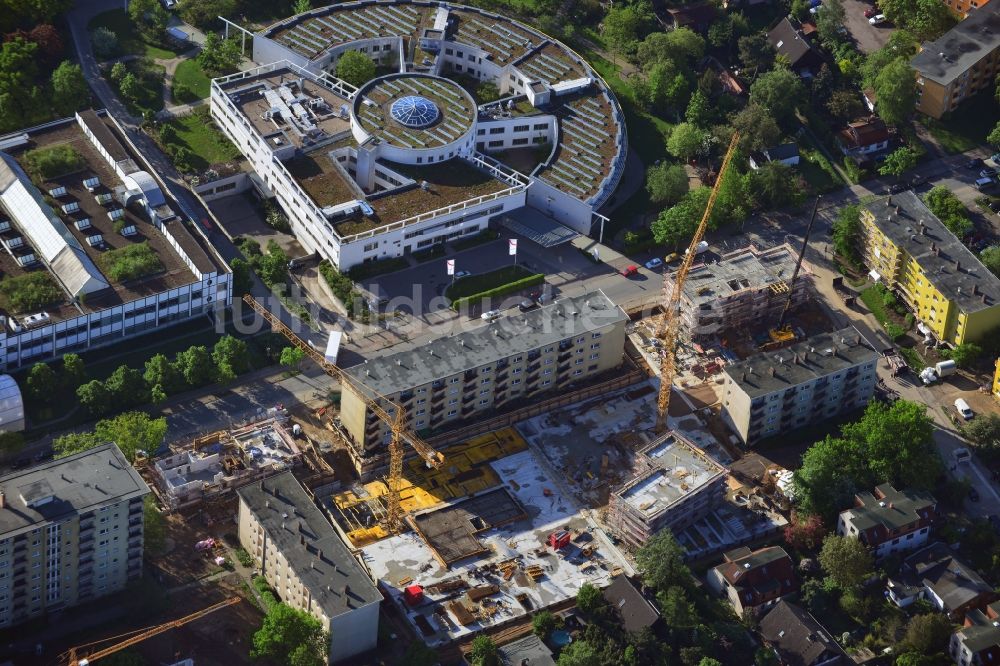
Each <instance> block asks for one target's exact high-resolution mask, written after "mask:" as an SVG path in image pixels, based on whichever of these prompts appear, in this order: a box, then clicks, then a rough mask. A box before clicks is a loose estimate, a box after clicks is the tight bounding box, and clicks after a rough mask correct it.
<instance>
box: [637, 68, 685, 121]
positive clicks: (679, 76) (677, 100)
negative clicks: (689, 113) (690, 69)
mask: <svg viewBox="0 0 1000 666" xmlns="http://www.w3.org/2000/svg"><path fill="white" fill-rule="evenodd" d="M640 83H641V85H640V86H638V88H637V92H636V94H637V95H638V96H639V97H640V98H641V99H642V100H643V101H644V103H645V104H646V106H647V107H648V108H649V109H656V110H660V111H665V110H667V109H674V110H675V111H677V110H679V109H681V108H684V107H686V105H687V101H688V95H689V93H690V92H691V84H690V83H689V82H688V80H687V78H686V77H685V76H684V74H683V73H682V72H680V71H679V70H678V69H677V66H676V65H675V64H674V62H673V61H672V60H669V59H664V60H661V61H659V62H656V63H655V64H653V66H652V67H650V69H649V71H648V72H647V74H646V80H645V81H642V82H640Z"/></svg>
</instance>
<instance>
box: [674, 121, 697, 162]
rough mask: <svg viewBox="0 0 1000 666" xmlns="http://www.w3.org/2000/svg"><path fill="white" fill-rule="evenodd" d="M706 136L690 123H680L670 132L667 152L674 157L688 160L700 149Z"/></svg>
mask: <svg viewBox="0 0 1000 666" xmlns="http://www.w3.org/2000/svg"><path fill="white" fill-rule="evenodd" d="M705 137H706V134H705V132H704V131H703V130H701V129H698V127H696V126H695V125H692V124H691V123H680V124H678V125H676V126H675V127H674V129H673V131H671V132H670V138H669V139H667V151H668V152H669V153H670V154H671V155H673V156H674V157H679V158H680V159H682V160H685V161H687V160H690V159H691V158H692V157H694V156H695V155H696V154H697V153H698V151H700V150H701V149H702V146H703V145H704V142H705Z"/></svg>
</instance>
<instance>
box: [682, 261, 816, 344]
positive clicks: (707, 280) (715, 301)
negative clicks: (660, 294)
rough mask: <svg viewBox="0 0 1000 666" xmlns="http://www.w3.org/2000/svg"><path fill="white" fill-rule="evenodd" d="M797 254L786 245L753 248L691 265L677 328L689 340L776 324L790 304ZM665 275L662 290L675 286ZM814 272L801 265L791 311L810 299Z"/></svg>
mask: <svg viewBox="0 0 1000 666" xmlns="http://www.w3.org/2000/svg"><path fill="white" fill-rule="evenodd" d="M795 260H796V252H795V250H794V249H793V248H792V247H791V246H790V245H788V244H785V245H779V246H778V247H775V248H772V249H770V250H758V249H757V248H756V247H755V246H753V245H751V246H749V247H747V248H745V249H742V250H734V251H733V252H729V253H727V254H724V255H722V257H721V259H720V260H719V262H718V263H714V264H709V263H703V264H699V265H696V266H694V267H693V268H692V269H691V272H690V273H689V274H688V276H687V281H686V282H685V283H684V289H683V294H682V296H681V327H682V331H686V332H687V335H688V336H689V337H690V338H699V337H704V336H711V335H716V334H718V333H720V332H721V331H724V330H726V329H738V328H741V327H745V326H759V325H767V324H771V323H773V322H776V321H777V320H778V317H779V316H780V314H781V311H782V309H783V308H784V307H785V303H786V301H787V300H788V295H789V291H790V287H791V285H790V282H791V278H792V273H793V272H794V271H795ZM672 278H673V276H672V275H667V276H666V288H667V290H668V291H669V290H670V289H672V288H673V281H672ZM812 280H813V276H812V273H810V272H809V270H808V268H806V266H805V265H803V266H802V268H801V269H800V271H799V275H798V277H797V278H796V284H795V289H794V292H793V293H792V302H791V305H790V307H791V308H793V309H794V308H796V307H798V306H799V305H801V304H802V303H805V302H806V301H807V300H808V299H810V298H811V297H812Z"/></svg>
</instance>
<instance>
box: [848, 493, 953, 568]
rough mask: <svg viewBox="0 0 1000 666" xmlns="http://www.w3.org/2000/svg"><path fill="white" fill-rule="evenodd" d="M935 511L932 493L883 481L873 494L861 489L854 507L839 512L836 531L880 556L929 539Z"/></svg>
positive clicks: (897, 551)
mask: <svg viewBox="0 0 1000 666" xmlns="http://www.w3.org/2000/svg"><path fill="white" fill-rule="evenodd" d="M936 512H937V501H936V500H935V499H934V498H933V497H932V496H931V495H930V494H929V493H926V492H920V491H913V490H896V489H895V488H893V487H892V486H891V485H890V484H888V483H883V484H882V485H880V486H878V487H876V488H875V492H874V494H873V493H858V494H857V495H856V496H855V498H854V507H853V508H851V509H847V510H846V511H841V512H840V516H839V518H838V520H837V534H839V535H840V536H843V537H852V538H854V539H858V540H860V541H861V543H863V544H865V545H866V546H868V548H870V549H871V550H872V552H873V553H874V555H875V557H876V558H879V559H880V558H883V557H885V556H887V555H892V554H893V553H899V552H903V551H907V550H913V549H914V548H918V547H920V546H923V545H924V544H925V543H927V538H928V535H929V534H930V530H931V523H932V522H933V521H934V516H935V515H936Z"/></svg>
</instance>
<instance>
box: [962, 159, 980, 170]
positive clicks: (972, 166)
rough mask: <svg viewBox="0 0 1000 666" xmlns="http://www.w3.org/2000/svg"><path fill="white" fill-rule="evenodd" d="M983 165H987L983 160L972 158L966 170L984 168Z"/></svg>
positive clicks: (966, 164)
mask: <svg viewBox="0 0 1000 666" xmlns="http://www.w3.org/2000/svg"><path fill="white" fill-rule="evenodd" d="M983 164H985V162H983V160H981V159H980V158H978V157H974V158H972V159H971V160H969V161H968V162H966V163H965V168H966V169H978V168H979V167H981V166H983Z"/></svg>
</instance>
